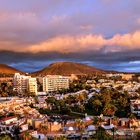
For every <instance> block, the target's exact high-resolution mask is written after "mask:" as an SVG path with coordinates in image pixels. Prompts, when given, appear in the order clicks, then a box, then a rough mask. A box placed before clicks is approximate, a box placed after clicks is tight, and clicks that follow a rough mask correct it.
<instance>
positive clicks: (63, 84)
mask: <svg viewBox="0 0 140 140" xmlns="http://www.w3.org/2000/svg"><path fill="white" fill-rule="evenodd" d="M68 88H69V77H67V76H60V75H48V76H46V77H44V78H43V91H45V92H53V91H58V90H61V89H68Z"/></svg>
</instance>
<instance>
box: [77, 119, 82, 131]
mask: <svg viewBox="0 0 140 140" xmlns="http://www.w3.org/2000/svg"><path fill="white" fill-rule="evenodd" d="M75 124H76V127H77V128H78V130H81V129H82V128H83V125H84V122H83V121H82V120H81V119H76V120H75Z"/></svg>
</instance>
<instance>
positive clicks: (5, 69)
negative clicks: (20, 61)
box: [0, 64, 22, 74]
mask: <svg viewBox="0 0 140 140" xmlns="http://www.w3.org/2000/svg"><path fill="white" fill-rule="evenodd" d="M14 73H22V72H21V71H19V70H17V69H15V68H13V67H10V66H8V65H6V64H0V74H14Z"/></svg>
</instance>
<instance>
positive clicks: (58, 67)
mask: <svg viewBox="0 0 140 140" xmlns="http://www.w3.org/2000/svg"><path fill="white" fill-rule="evenodd" d="M103 73H106V72H105V71H103V70H100V69H97V68H95V67H91V66H87V65H84V64H80V63H73V62H56V63H53V64H50V65H49V66H48V67H46V68H44V69H42V70H40V71H37V72H34V73H32V74H33V75H71V74H75V75H91V74H103Z"/></svg>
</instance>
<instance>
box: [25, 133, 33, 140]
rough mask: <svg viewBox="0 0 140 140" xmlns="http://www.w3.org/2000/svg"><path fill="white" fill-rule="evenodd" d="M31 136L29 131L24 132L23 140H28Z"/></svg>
mask: <svg viewBox="0 0 140 140" xmlns="http://www.w3.org/2000/svg"><path fill="white" fill-rule="evenodd" d="M31 138H32V136H31V135H30V133H29V131H26V132H25V133H24V135H23V139H24V140H30V139H31Z"/></svg>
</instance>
